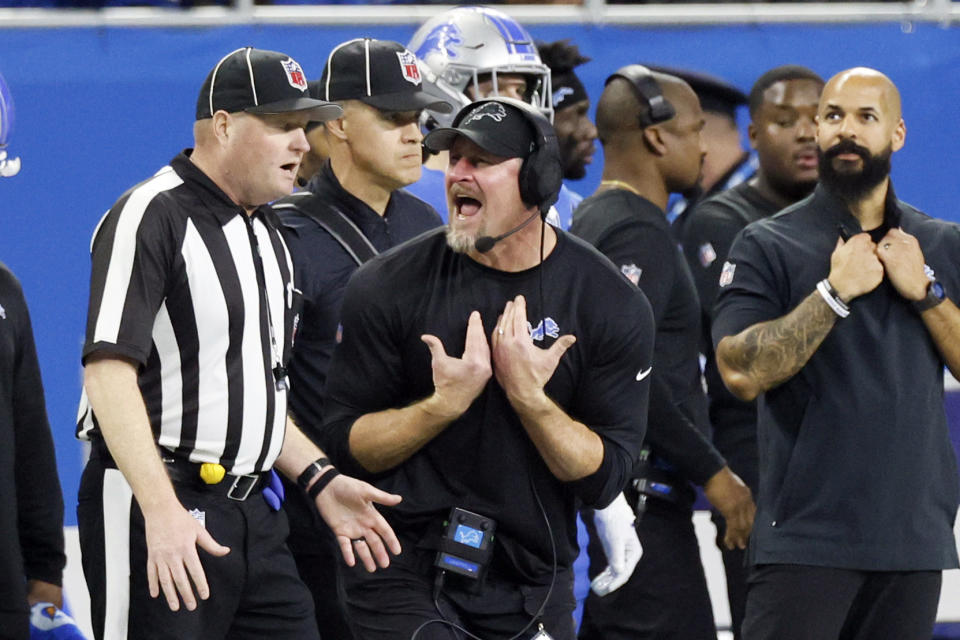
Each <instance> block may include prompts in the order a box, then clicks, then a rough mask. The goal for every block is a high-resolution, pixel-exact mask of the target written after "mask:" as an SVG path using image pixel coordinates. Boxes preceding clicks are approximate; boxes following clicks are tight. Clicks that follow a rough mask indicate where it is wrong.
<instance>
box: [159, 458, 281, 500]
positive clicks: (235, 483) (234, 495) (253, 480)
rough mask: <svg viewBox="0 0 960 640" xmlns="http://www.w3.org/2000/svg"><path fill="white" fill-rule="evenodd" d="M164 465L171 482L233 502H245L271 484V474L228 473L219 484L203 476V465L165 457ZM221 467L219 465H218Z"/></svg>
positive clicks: (267, 472)
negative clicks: (268, 483)
mask: <svg viewBox="0 0 960 640" xmlns="http://www.w3.org/2000/svg"><path fill="white" fill-rule="evenodd" d="M162 459H163V464H164V466H165V467H166V468H167V475H169V476H170V480H171V481H172V482H173V483H174V484H177V485H181V486H186V487H190V488H191V489H194V490H197V491H204V492H207V493H215V494H217V495H223V496H226V497H227V498H229V499H231V500H236V501H238V502H243V501H244V500H246V499H247V498H249V497H250V496H251V495H253V494H254V493H257V491H258V489H260V488H262V487H264V486H265V485H266V483H267V482H269V477H270V472H269V471H263V472H261V473H250V474H246V475H234V474H232V473H226V474H224V475H223V479H222V480H220V481H219V482H213V483H211V482H208V481H206V480H204V478H203V476H202V475H201V471H202V469H203V464H202V463H199V462H190V461H189V460H183V459H180V458H171V457H169V456H163V458H162ZM217 466H219V465H217Z"/></svg>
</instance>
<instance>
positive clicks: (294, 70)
mask: <svg viewBox="0 0 960 640" xmlns="http://www.w3.org/2000/svg"><path fill="white" fill-rule="evenodd" d="M280 64H282V65H283V70H284V71H285V72H286V74H287V82H289V83H290V86H291V87H293V88H294V89H300V91H306V90H307V78H306V76H304V75H303V69H302V68H301V67H300V63H298V62H297V61H296V60H294V59H293V58H287V59H286V60H284V61H282V62H281V63H280Z"/></svg>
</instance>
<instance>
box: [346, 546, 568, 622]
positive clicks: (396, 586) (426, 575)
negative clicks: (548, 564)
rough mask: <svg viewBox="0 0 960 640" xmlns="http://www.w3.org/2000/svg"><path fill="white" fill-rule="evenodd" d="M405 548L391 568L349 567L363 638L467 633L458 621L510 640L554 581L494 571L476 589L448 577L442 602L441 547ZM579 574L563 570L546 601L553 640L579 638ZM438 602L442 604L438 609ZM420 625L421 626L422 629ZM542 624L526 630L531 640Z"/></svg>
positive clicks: (350, 598) (354, 615)
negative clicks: (511, 578)
mask: <svg viewBox="0 0 960 640" xmlns="http://www.w3.org/2000/svg"><path fill="white" fill-rule="evenodd" d="M401 543H402V544H403V553H401V554H400V555H399V556H395V557H392V558H391V559H390V566H389V567H388V568H387V569H381V570H377V572H376V573H372V574H371V573H367V572H366V571H365V570H364V569H363V567H362V566H360V565H359V563H358V565H357V566H355V567H353V568H346V569H344V570H343V573H342V577H343V585H344V588H345V590H346V593H347V613H348V617H349V619H350V623H351V625H352V626H353V631H354V636H355V637H356V638H358V640H411V639H412V636H413V635H414V633H416V638H415V639H414V640H465V639H466V638H467V637H468V636H466V635H465V634H463V633H462V632H461V631H458V630H457V629H456V628H455V627H454V626H452V625H450V624H448V623H451V622H452V623H453V624H455V625H457V626H459V627H462V628H465V629H467V630H469V631H470V632H471V633H473V634H476V635H477V636H479V637H481V638H483V640H506V639H507V638H511V637H513V636H514V635H515V634H517V633H518V632H519V631H520V630H521V629H522V628H523V627H524V626H526V625H527V624H528V623H529V622H530V621H531V619H533V618H534V616H535V614H536V613H537V611H538V610H539V608H540V605H541V604H542V603H543V602H544V599H545V598H547V591H548V589H549V587H548V586H547V585H544V586H529V585H518V584H515V583H513V582H507V581H503V580H500V579H498V578H497V577H496V576H492V575H488V576H487V578H486V580H485V581H484V585H483V588H482V590H481V591H480V592H478V593H473V592H472V590H473V587H474V585H475V583H474V581H473V580H471V579H467V578H461V577H459V576H456V575H452V576H448V579H447V580H446V581H445V584H444V587H443V590H442V592H441V594H440V597H439V599H438V600H437V602H436V604H435V603H434V600H433V589H434V575H435V574H434V569H433V560H434V556H435V555H436V552H435V551H431V550H425V549H418V548H417V546H416V542H415V541H410V540H403V539H401ZM574 604H575V603H574V599H573V573H572V571H571V570H570V569H569V568H566V569H562V570H560V571H559V572H558V574H557V579H556V583H555V584H554V586H553V590H552V591H551V593H550V596H549V600H548V601H547V603H546V606H545V607H544V611H543V616H542V618H541V620H542V621H543V626H544V629H545V630H546V631H547V633H549V634H550V636H551V637H552V638H553V639H554V640H574V639H575V632H574V628H573V608H574ZM438 607H439V611H438ZM418 629H419V631H418ZM537 629H538V626H537V624H533V625H531V626H530V627H529V629H528V630H527V632H525V633H524V634H523V635H521V636H519V638H520V640H528V639H529V638H531V637H533V635H534V634H535V633H536V632H537Z"/></svg>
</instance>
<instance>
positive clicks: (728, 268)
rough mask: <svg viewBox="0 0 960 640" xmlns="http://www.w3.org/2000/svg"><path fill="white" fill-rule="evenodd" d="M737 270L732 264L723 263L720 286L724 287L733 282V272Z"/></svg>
mask: <svg viewBox="0 0 960 640" xmlns="http://www.w3.org/2000/svg"><path fill="white" fill-rule="evenodd" d="M736 270H737V265H736V264H734V263H733V262H724V263H723V271H721V272H720V286H721V287H725V286H727V285H728V284H730V283H731V282H733V272H734V271H736Z"/></svg>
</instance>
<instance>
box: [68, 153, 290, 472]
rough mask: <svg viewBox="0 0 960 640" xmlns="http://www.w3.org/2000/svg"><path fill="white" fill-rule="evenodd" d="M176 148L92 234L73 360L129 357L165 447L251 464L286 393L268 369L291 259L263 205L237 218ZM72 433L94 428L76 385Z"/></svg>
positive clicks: (273, 361)
mask: <svg viewBox="0 0 960 640" xmlns="http://www.w3.org/2000/svg"><path fill="white" fill-rule="evenodd" d="M187 153H188V152H184V153H182V154H180V155H178V156H177V157H176V158H174V159H173V161H172V162H171V163H170V165H169V166H167V167H164V168H163V169H161V170H160V171H159V172H157V173H156V175H154V176H153V177H152V178H150V179H149V180H146V181H145V182H143V183H141V184H139V185H137V186H136V187H134V188H133V189H131V190H130V191H128V192H127V193H125V194H124V195H123V196H122V197H121V198H120V199H119V200H118V201H117V203H116V204H115V205H114V206H113V208H112V209H110V211H108V212H107V214H106V215H105V216H104V217H103V219H102V220H101V221H100V224H99V225H98V226H97V229H96V231H94V235H93V240H92V243H91V256H92V262H93V264H92V273H91V285H90V308H89V311H88V316H87V335H86V343H85V344H84V348H83V358H84V361H86V359H87V358H88V357H89V356H90V355H91V354H92V353H108V354H112V355H117V356H122V357H126V358H131V359H133V360H135V361H137V362H138V363H140V365H141V366H140V370H139V384H140V390H141V392H142V393H143V398H144V401H145V403H146V407H147V413H148V415H149V418H150V425H151V428H152V429H153V434H154V438H155V440H156V441H157V443H158V444H159V445H160V446H162V447H164V448H165V449H167V450H169V451H171V452H173V454H174V455H175V456H177V457H183V458H189V459H190V460H192V461H194V462H218V463H220V464H222V465H223V466H224V467H226V469H227V471H228V472H230V473H234V474H245V473H253V472H259V471H264V470H266V469H269V468H270V467H271V466H273V462H274V460H275V459H276V457H277V455H278V454H279V453H280V448H281V445H282V444H283V435H284V425H285V418H286V406H287V392H286V390H285V389H282V388H278V386H277V384H276V381H275V379H274V371H273V370H274V367H275V366H276V365H277V364H278V363H279V362H280V361H281V360H282V361H283V362H284V363H285V362H286V361H287V359H288V357H289V352H290V342H291V335H292V329H293V323H294V316H295V312H296V306H297V304H296V302H297V301H296V300H295V298H296V295H295V294H296V290H295V289H294V287H293V266H292V263H291V259H290V254H289V252H288V251H287V247H286V245H285V243H284V241H283V238H282V237H281V236H280V233H279V232H278V229H279V227H280V225H279V221H278V219H277V217H276V215H275V214H274V213H273V212H272V211H271V210H270V209H269V207H261V208H260V209H259V210H257V211H256V212H255V213H254V215H253V216H247V215H246V214H245V212H244V211H243V209H242V208H241V207H239V206H237V205H236V204H234V203H233V202H232V201H231V200H230V199H229V198H228V197H227V195H226V194H225V193H223V191H222V190H221V189H220V188H219V187H217V186H216V185H215V184H214V183H213V181H211V180H210V179H209V178H208V177H207V176H206V175H205V174H204V173H203V172H201V171H200V170H199V169H198V168H197V167H196V166H195V165H194V164H193V163H192V162H191V161H190V159H189V157H188V155H187ZM258 247H259V255H260V257H261V258H262V260H260V259H258ZM261 264H262V266H261ZM268 303H269V311H268V308H267V305H268ZM270 320H272V324H273V330H272V336H273V338H272V336H271V330H270V328H269V324H268V322H269V321H270ZM274 343H275V344H274ZM77 436H78V437H79V438H81V439H85V440H89V439H94V438H99V437H100V434H99V430H98V428H97V424H96V417H95V416H94V415H93V412H92V411H91V410H90V407H89V404H88V402H87V398H86V394H84V396H83V398H82V399H81V403H80V411H79V415H78V425H77Z"/></svg>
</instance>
